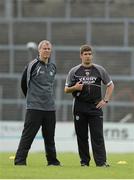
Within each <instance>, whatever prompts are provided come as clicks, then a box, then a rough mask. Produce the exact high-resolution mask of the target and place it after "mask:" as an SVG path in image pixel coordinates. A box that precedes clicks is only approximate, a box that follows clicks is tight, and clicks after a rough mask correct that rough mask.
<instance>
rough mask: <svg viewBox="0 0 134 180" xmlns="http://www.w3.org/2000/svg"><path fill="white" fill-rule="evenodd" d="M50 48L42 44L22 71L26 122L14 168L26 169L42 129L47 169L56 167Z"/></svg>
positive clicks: (47, 43) (48, 44)
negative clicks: (36, 137)
mask: <svg viewBox="0 0 134 180" xmlns="http://www.w3.org/2000/svg"><path fill="white" fill-rule="evenodd" d="M51 50H52V45H51V43H50V42H49V41H47V40H43V41H41V42H40V43H39V45H38V51H39V57H38V58H36V59H35V60H33V61H31V62H30V63H29V64H28V66H27V67H26V68H25V70H24V72H23V75H22V81H21V87H22V90H23V93H24V94H25V96H26V109H27V111H26V118H25V123H24V129H23V132H22V136H21V139H20V143H19V147H18V150H17V152H16V156H15V162H14V164H15V165H26V158H27V155H28V152H29V149H30V147H31V144H32V142H33V140H34V138H35V136H36V134H37V132H38V130H39V128H40V127H42V136H43V138H44V144H45V150H46V158H47V162H48V165H55V166H59V165H60V162H59V161H58V160H57V158H56V148H55V141H54V135H55V123H56V116H55V103H54V92H53V85H54V79H55V74H56V67H55V65H54V64H53V63H51V62H49V58H50V55H51Z"/></svg>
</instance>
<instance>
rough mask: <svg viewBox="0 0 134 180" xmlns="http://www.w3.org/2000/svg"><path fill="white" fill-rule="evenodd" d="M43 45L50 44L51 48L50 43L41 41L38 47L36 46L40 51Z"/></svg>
mask: <svg viewBox="0 0 134 180" xmlns="http://www.w3.org/2000/svg"><path fill="white" fill-rule="evenodd" d="M43 44H50V45H51V46H52V44H51V43H50V41H48V40H42V41H41V42H40V43H39V45H38V50H40V48H41V46H42V45H43Z"/></svg>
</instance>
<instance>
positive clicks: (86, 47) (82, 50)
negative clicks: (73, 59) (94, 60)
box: [80, 44, 92, 54]
mask: <svg viewBox="0 0 134 180" xmlns="http://www.w3.org/2000/svg"><path fill="white" fill-rule="evenodd" d="M85 51H92V48H91V47H90V46H89V45H87V44H85V45H82V46H81V47H80V54H83V52H85Z"/></svg>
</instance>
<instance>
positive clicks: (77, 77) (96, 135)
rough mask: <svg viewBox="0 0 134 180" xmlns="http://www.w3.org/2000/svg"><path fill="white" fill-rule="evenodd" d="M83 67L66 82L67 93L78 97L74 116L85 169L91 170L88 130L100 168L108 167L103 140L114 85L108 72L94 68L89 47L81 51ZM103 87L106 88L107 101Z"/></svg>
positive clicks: (82, 164)
mask: <svg viewBox="0 0 134 180" xmlns="http://www.w3.org/2000/svg"><path fill="white" fill-rule="evenodd" d="M80 58H81V60H82V63H81V64H79V65H77V66H75V67H73V68H72V69H71V70H70V71H69V73H68V76H67V78H66V84H65V93H72V95H73V97H74V104H73V115H74V125H75V131H76V135H77V143H78V150H79V155H80V159H81V166H89V162H90V153H89V143H88V128H89V129H90V138H91V144H92V151H93V157H94V160H95V163H96V166H102V167H108V166H109V165H108V164H107V160H106V150H105V143H104V137H103V111H102V108H103V107H104V106H106V105H107V103H108V101H109V100H110V98H111V96H112V92H113V89H114V84H113V82H112V80H111V78H110V76H109V74H108V73H107V71H106V70H105V69H104V68H103V67H102V66H100V65H97V64H93V62H92V60H93V55H92V49H91V47H90V46H88V45H83V46H81V48H80ZM101 83H103V84H104V85H106V92H105V95H104V97H103V98H102V95H101Z"/></svg>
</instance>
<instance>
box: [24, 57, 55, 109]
mask: <svg viewBox="0 0 134 180" xmlns="http://www.w3.org/2000/svg"><path fill="white" fill-rule="evenodd" d="M55 75H56V66H55V64H53V63H51V62H49V63H47V64H45V63H44V62H43V61H41V60H40V59H39V58H36V59H34V60H33V61H31V62H30V63H29V64H28V65H27V66H26V68H25V69H24V71H23V74H22V78H21V89H22V91H23V93H24V95H25V96H26V109H36V110H44V111H53V110H55V102H54V87H53V86H54V79H55Z"/></svg>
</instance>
